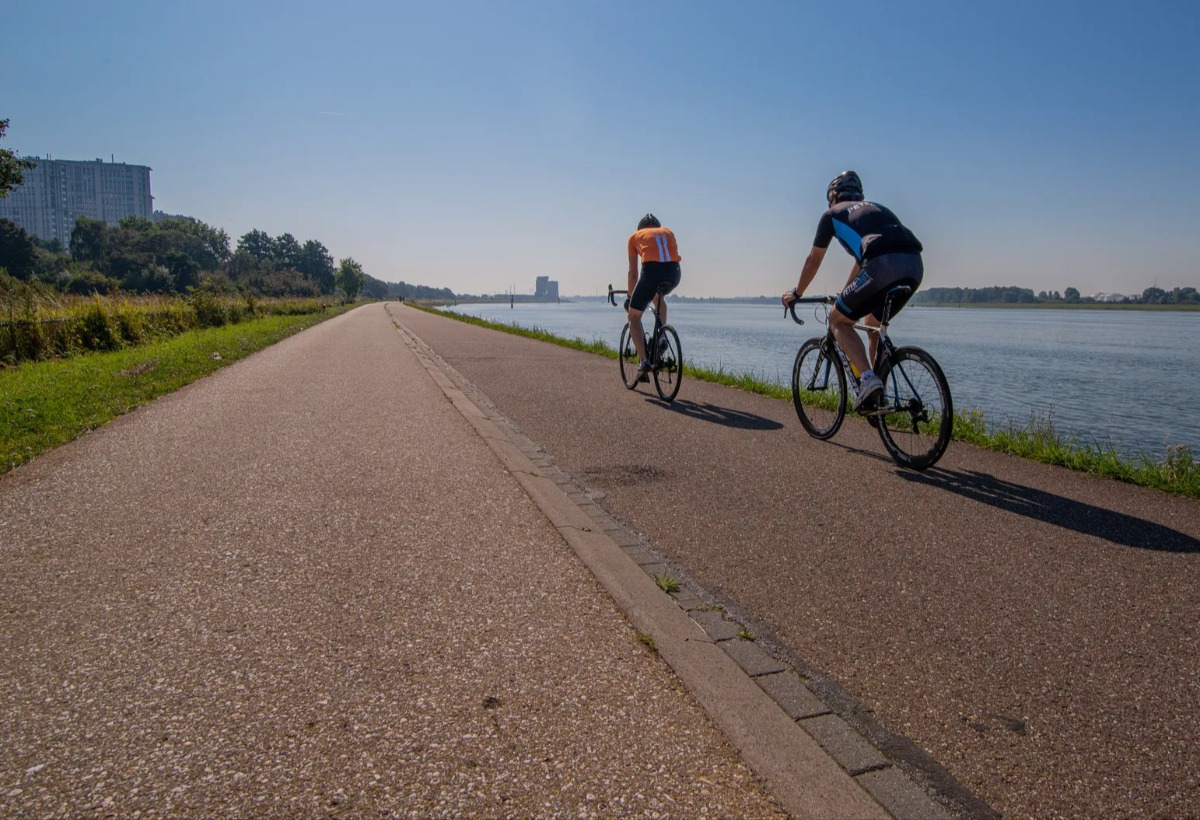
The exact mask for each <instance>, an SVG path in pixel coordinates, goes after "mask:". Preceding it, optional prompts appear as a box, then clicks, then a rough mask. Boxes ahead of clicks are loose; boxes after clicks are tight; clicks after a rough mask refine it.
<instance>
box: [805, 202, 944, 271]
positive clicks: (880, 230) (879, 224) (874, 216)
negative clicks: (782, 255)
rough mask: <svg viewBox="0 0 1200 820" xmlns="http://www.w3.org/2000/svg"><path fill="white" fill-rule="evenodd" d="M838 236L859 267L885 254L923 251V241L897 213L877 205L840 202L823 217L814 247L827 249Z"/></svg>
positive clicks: (818, 225)
mask: <svg viewBox="0 0 1200 820" xmlns="http://www.w3.org/2000/svg"><path fill="white" fill-rule="evenodd" d="M835 236H836V237H837V240H838V242H841V243H842V247H843V248H845V249H846V252H847V253H849V254H850V255H851V256H853V257H854V258H855V259H857V260H858V261H859V262H860V263H862V262H865V261H866V260H868V259H874V258H875V257H876V256H883V255H884V254H885V253H920V252H921V251H923V250H924V248H923V247H922V246H921V242H920V240H919V239H917V237H915V236H913V232H912V231H910V230H909V229H908V228H906V227H904V225H902V224H901V223H900V220H899V219H897V218H896V215H895V214H894V213H892V212H891V211H889V210H888V209H887V208H885V207H883V206H882V205H877V204H876V203H874V202H839V203H838V204H836V205H834V206H833V207H832V208H830V209H829V210H828V211H826V212H825V213H823V214H821V221H820V222H818V223H817V236H816V238H815V239H813V247H815V248H828V247H829V242H830V240H831V239H833V238H834V237H835Z"/></svg>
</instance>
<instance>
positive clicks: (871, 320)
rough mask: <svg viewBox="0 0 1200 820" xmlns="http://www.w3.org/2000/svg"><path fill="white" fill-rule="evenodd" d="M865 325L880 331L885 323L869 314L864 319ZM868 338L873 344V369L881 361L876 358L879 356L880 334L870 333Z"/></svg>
mask: <svg viewBox="0 0 1200 820" xmlns="http://www.w3.org/2000/svg"><path fill="white" fill-rule="evenodd" d="M863 324H864V325H866V326H867V327H873V328H876V329H878V328H879V327H880V326H881V325H882V324H883V323H882V322H880V321H879V320H878V319H876V318H875V314H873V313H868V314H867V316H866V318H865V319H863ZM867 338H868V339H869V340H870V342H871V367H872V368H873V367H875V365H876V364H877V363H878V362H879V359H878V358H876V357H877V356H878V355H879V334H878V333H868V334H867Z"/></svg>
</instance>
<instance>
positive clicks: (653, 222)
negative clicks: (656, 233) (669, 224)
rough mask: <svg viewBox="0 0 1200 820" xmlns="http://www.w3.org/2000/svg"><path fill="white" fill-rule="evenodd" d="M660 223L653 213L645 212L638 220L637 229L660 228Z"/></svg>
mask: <svg viewBox="0 0 1200 820" xmlns="http://www.w3.org/2000/svg"><path fill="white" fill-rule="evenodd" d="M661 227H662V223H661V222H659V221H658V217H657V216H655V215H654V214H646V215H645V216H643V217H642V220H641V222H638V230H639V231H640V230H641V229H642V228H661Z"/></svg>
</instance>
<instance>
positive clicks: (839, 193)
mask: <svg viewBox="0 0 1200 820" xmlns="http://www.w3.org/2000/svg"><path fill="white" fill-rule="evenodd" d="M862 198H863V184H862V180H861V179H859V177H858V174H857V173H856V172H854V171H842V172H841V173H840V174H838V175H837V176H835V177H834V178H833V180H832V181H831V182H830V183H829V187H828V188H826V189H825V199H826V200H827V201H828V202H829V206H830V207H831V208H832V207H833V206H834V205H835V204H836V203H838V202H860V201H861V200H862Z"/></svg>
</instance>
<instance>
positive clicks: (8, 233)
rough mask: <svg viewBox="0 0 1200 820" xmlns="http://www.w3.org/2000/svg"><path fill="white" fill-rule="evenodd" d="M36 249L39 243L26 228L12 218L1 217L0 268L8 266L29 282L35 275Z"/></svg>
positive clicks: (18, 277)
mask: <svg viewBox="0 0 1200 820" xmlns="http://www.w3.org/2000/svg"><path fill="white" fill-rule="evenodd" d="M36 251H37V245H35V244H34V242H33V238H32V237H30V235H29V234H27V233H26V232H25V229H24V228H22V227H21V226H20V225H18V224H17V223H15V222H13V221H12V220H9V219H0V268H8V272H9V274H11V275H12V276H13V277H15V278H16V279H20V280H21V281H22V282H28V281H29V279H30V278H31V277H32V276H33V272H34V263H35V262H36V260H37V253H36Z"/></svg>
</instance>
